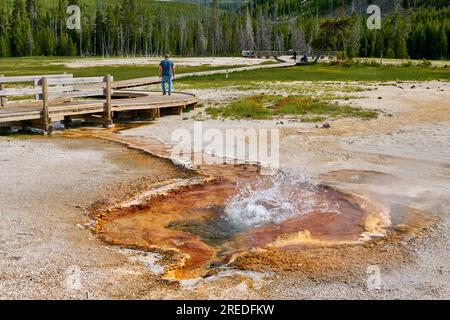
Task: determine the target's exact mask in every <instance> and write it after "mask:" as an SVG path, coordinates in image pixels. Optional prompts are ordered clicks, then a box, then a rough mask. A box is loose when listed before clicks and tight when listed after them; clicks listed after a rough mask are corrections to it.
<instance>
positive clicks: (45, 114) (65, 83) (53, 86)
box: [0, 74, 113, 132]
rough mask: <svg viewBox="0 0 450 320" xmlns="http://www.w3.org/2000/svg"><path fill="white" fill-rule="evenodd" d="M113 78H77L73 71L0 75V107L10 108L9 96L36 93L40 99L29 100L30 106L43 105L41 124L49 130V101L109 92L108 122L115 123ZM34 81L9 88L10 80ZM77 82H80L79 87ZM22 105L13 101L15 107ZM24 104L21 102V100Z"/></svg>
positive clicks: (106, 119) (17, 81)
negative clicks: (34, 74) (113, 114)
mask: <svg viewBox="0 0 450 320" xmlns="http://www.w3.org/2000/svg"><path fill="white" fill-rule="evenodd" d="M112 81H113V77H112V76H110V75H108V76H105V77H87V78H74V77H73V75H72V74H56V75H40V76H20V77H4V76H0V108H1V109H5V108H8V107H9V105H8V104H7V98H8V97H17V96H29V95H34V98H35V100H36V101H37V103H29V104H27V105H28V106H41V107H42V112H41V119H40V120H41V121H40V122H41V126H40V127H42V129H43V130H44V131H45V132H49V131H51V129H52V128H51V126H50V115H49V105H50V104H55V103H63V102H71V101H72V99H73V98H83V97H94V96H105V97H106V102H105V103H104V125H105V126H107V127H108V126H111V125H112V98H111V97H112ZM20 83H33V87H25V88H20V87H15V88H14V87H12V88H6V84H12V85H14V84H20ZM92 84H102V85H101V86H98V85H96V86H94V89H92V88H89V87H88V86H87V87H86V88H84V86H83V85H92ZM74 86H77V87H76V88H75V87H74ZM14 106H16V107H17V106H18V104H13V105H12V107H14ZM19 106H20V104H19Z"/></svg>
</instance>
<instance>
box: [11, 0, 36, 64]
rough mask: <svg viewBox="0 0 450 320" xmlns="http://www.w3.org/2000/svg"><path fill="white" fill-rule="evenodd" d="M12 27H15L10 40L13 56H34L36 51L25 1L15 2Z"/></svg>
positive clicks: (18, 0) (17, 0) (16, 0)
mask: <svg viewBox="0 0 450 320" xmlns="http://www.w3.org/2000/svg"><path fill="white" fill-rule="evenodd" d="M11 26H13V27H12V33H11V38H10V41H11V44H10V47H11V54H12V55H13V56H26V55H32V54H33V49H34V41H33V34H32V32H31V23H30V19H29V17H28V14H27V11H26V7H25V1H24V0H15V2H14V5H13V10H12V18H11Z"/></svg>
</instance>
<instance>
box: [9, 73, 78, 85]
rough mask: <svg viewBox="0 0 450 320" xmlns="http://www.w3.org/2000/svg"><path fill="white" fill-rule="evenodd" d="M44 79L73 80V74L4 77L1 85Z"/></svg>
mask: <svg viewBox="0 0 450 320" xmlns="http://www.w3.org/2000/svg"><path fill="white" fill-rule="evenodd" d="M43 77H45V78H49V79H54V78H73V74H49V75H37V76H19V77H3V78H0V83H15V82H33V81H34V80H36V79H37V80H41V79H42V78H43Z"/></svg>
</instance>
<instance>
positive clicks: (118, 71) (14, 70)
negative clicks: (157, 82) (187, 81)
mask: <svg viewBox="0 0 450 320" xmlns="http://www.w3.org/2000/svg"><path fill="white" fill-rule="evenodd" d="M75 59H79V58H65V57H24V58H0V74H3V75H4V76H23V75H42V74H58V73H64V72H67V73H71V74H73V75H74V76H75V77H94V76H103V75H107V74H111V75H112V76H114V80H116V81H119V80H128V79H134V78H145V77H152V76H157V75H158V73H159V67H158V65H156V64H155V65H145V66H133V65H117V66H99V67H87V68H77V69H75V68H68V67H66V66H64V63H65V62H69V61H72V60H75ZM92 59H94V60H95V59H101V58H89V60H92ZM234 67H239V66H233V68H234ZM223 68H224V67H211V66H207V65H204V66H194V67H190V66H178V67H177V73H189V72H197V71H207V70H216V69H223Z"/></svg>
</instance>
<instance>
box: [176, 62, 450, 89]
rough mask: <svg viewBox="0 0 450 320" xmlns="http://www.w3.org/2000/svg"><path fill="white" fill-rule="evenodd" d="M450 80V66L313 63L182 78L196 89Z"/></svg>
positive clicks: (182, 82) (183, 81)
mask: <svg viewBox="0 0 450 320" xmlns="http://www.w3.org/2000/svg"><path fill="white" fill-rule="evenodd" d="M438 79H440V80H446V81H448V80H450V69H449V68H446V69H444V68H438V67H419V66H410V67H402V66H364V65H354V66H332V65H327V64H316V65H314V64H311V65H307V66H298V67H291V68H284V69H262V70H253V71H247V72H239V73H232V74H230V76H229V78H228V79H226V78H225V77H224V76H223V75H211V76H207V77H190V78H185V79H180V80H179V83H181V84H183V85H186V86H188V87H196V88H200V89H201V88H219V87H228V86H234V87H245V88H248V87H249V84H250V83H251V82H261V81H269V82H270V81H272V82H273V81H283V82H289V81H347V82H348V81H366V82H373V81H378V82H385V81H397V80H398V81H427V80H438Z"/></svg>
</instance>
